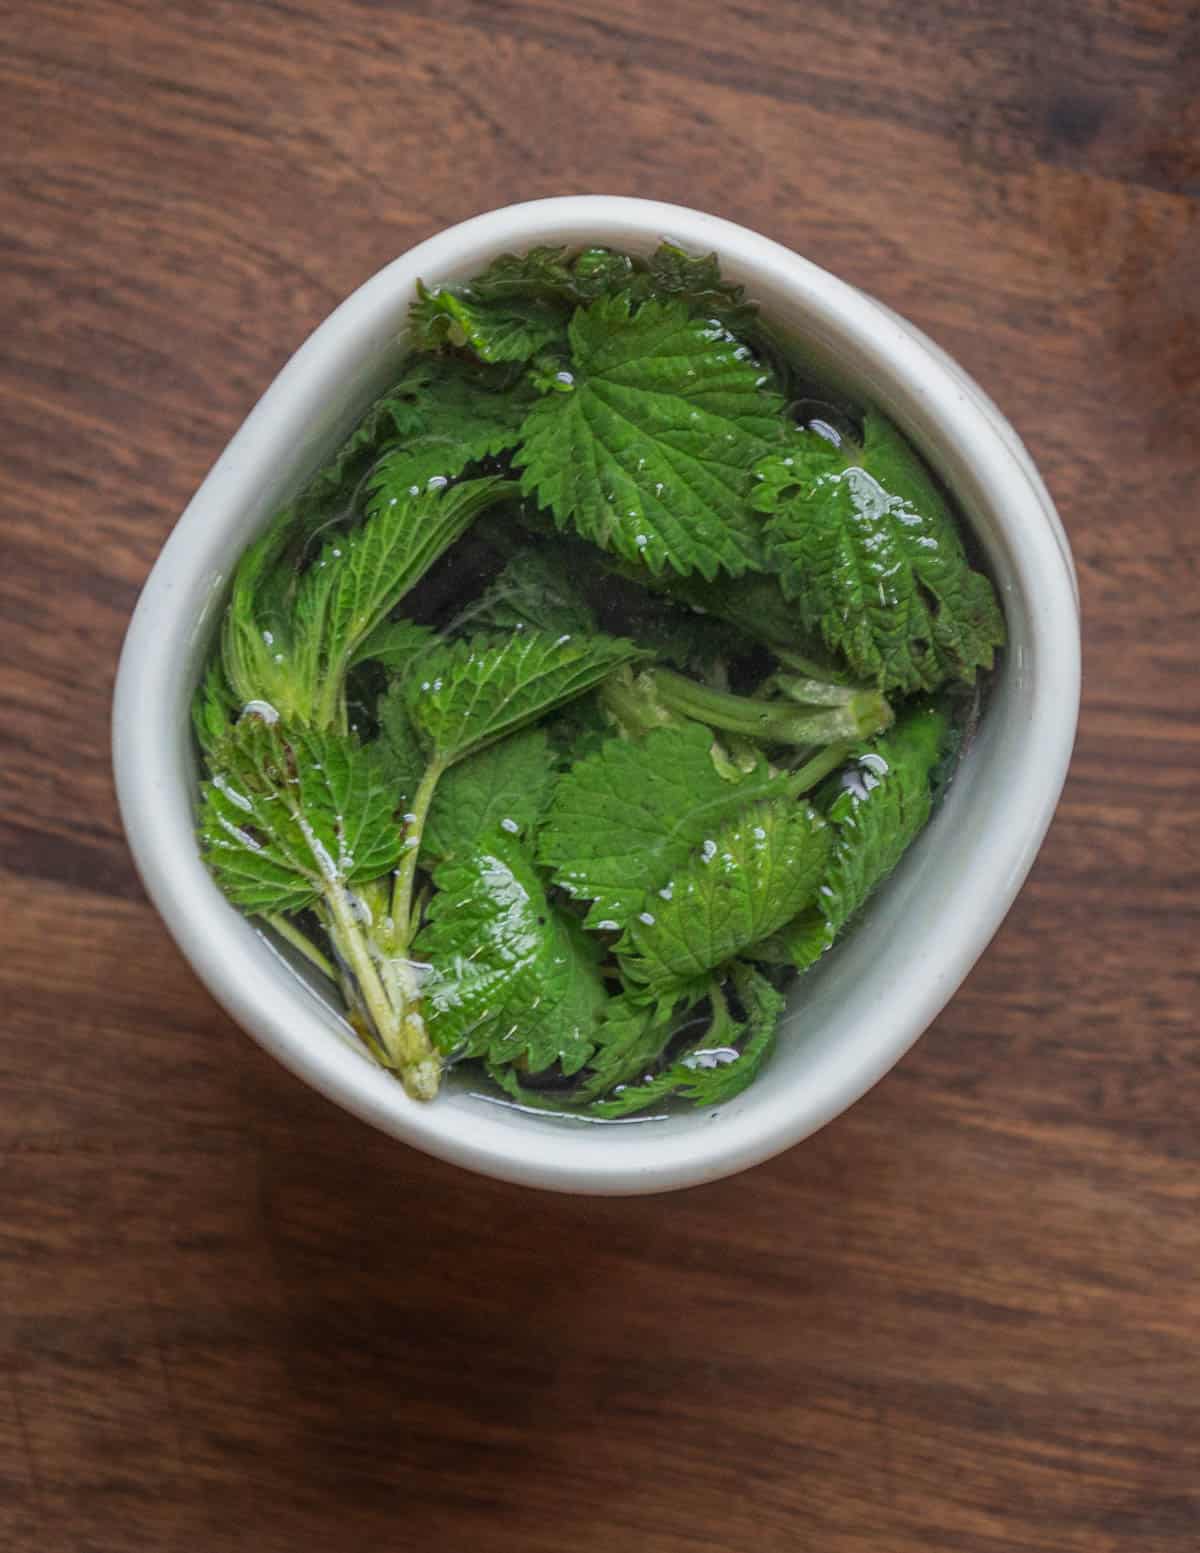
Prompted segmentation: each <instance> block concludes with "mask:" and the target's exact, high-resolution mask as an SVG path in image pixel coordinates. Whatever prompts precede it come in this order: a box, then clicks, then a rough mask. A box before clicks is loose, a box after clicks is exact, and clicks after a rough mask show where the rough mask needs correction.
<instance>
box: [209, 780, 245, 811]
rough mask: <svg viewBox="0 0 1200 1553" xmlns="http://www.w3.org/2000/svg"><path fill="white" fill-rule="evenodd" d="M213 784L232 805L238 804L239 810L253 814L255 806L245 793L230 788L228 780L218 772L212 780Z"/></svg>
mask: <svg viewBox="0 0 1200 1553" xmlns="http://www.w3.org/2000/svg"><path fill="white" fill-rule="evenodd" d="M212 784H213V786H214V787H215V788H216V790H217V791H218V792H219V793H222V794H224V796H225V797H226V798H228V799H229V801H230V803H232V804H236V805H237V807H238V808H239V809H242V810H244V811H245V812H246V813H247V814H251V813H253V810H254V805H253V804H252V803H251V802H250V800H249V799H248V798H247V797H246V795H245V793H239V792H238V790H237V789H236V788H235V787H230V785H229V782H228V779H227V778H226V777H224V776H222V775H221V773H220V772H219V771H218V772H217V774H216V775H215V776H214V777H213V779H212Z"/></svg>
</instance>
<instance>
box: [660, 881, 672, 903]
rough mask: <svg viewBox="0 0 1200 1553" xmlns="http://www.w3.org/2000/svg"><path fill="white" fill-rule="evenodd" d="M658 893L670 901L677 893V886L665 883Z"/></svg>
mask: <svg viewBox="0 0 1200 1553" xmlns="http://www.w3.org/2000/svg"><path fill="white" fill-rule="evenodd" d="M658 893H659V894H660V895H661V896H662V898H663V900H665V901H669V900H670V899H671V897H672V896H673V895H674V894H675V886H674V885H673V884H664V885H663V887H662V889H661V890H660V891H659V892H658Z"/></svg>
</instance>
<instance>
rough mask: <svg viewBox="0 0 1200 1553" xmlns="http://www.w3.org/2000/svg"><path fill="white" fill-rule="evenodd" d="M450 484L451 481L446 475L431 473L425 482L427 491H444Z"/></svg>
mask: <svg viewBox="0 0 1200 1553" xmlns="http://www.w3.org/2000/svg"><path fill="white" fill-rule="evenodd" d="M449 484H450V481H449V479H448V478H447V477H446V476H445V475H430V476H429V479H428V480H427V481H426V482H425V489H426V490H427V491H444V490H445V489H446V487H447V486H448V485H449Z"/></svg>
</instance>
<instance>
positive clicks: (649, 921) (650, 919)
mask: <svg viewBox="0 0 1200 1553" xmlns="http://www.w3.org/2000/svg"><path fill="white" fill-rule="evenodd" d="M638 921H639V922H644V923H645V924H646V926H647V927H653V926H654V914H653V913H652V912H649V911H639V912H638Z"/></svg>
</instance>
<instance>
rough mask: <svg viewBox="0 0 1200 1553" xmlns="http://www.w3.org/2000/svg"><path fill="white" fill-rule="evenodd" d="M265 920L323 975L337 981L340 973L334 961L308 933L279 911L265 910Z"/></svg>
mask: <svg viewBox="0 0 1200 1553" xmlns="http://www.w3.org/2000/svg"><path fill="white" fill-rule="evenodd" d="M263 921H264V922H266V923H267V924H268V925H269V926H270V927H273V928H274V929H275V931H276V932H277V933H278V934H279V936H280V938H282V939H284V940H285V942H287V943H289V944H291V946H292V948H293V949H298V950H299V951H300V953H301V954H302V955H303V956H304V958H305V959H306V960H307V961H308V963H309V964H310V965H315V966H316V968H317V969H318V970H319V971H320V973H321V975H322V976H328V977H329V979H330V981H332V982H336V981H337V979H338V974H337V971H336V970H335V969H334V966H333V962H332V961H331V960H330V959H329V957H328V956H327V955H323V954H322V953H321V951H320V950H319V949H318V948H317V946H316V944H314V943H313V941H312V939H311V938H309V936H308V934H307V933H302V932H301V931H300V929H299V928H298V927H297V926H296V924H295V923H294V922H289V921H288V919H287V918H286V917H285V916H283V915H282V914H281V913H280V912H277V911H269V912H264V913H263Z"/></svg>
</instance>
